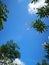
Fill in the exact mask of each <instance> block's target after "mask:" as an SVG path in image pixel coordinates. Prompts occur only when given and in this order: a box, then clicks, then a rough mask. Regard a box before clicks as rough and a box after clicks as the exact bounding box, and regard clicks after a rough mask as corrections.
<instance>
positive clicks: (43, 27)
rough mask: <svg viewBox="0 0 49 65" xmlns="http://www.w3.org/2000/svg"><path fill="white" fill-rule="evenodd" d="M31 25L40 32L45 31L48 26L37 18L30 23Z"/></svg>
mask: <svg viewBox="0 0 49 65" xmlns="http://www.w3.org/2000/svg"><path fill="white" fill-rule="evenodd" d="M31 27H33V28H35V29H36V30H37V31H38V32H41V33H42V32H43V31H47V29H48V27H49V26H46V24H45V23H44V22H42V21H41V20H40V19H37V20H36V21H35V22H32V23H31Z"/></svg>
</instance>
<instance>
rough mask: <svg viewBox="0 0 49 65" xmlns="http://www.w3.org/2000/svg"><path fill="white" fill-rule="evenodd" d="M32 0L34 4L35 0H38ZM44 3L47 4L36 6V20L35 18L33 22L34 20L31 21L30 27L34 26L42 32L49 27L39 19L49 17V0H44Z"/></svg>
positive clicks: (36, 0)
mask: <svg viewBox="0 0 49 65" xmlns="http://www.w3.org/2000/svg"><path fill="white" fill-rule="evenodd" d="M33 2H34V3H35V4H36V2H38V0H32V2H31V3H33ZM45 3H46V4H47V5H45V6H43V7H40V8H37V13H36V14H37V16H39V17H38V20H36V22H35V23H34V22H33V23H32V27H33V28H36V30H37V31H39V29H40V32H44V30H46V31H47V29H48V27H49V25H48V27H47V25H46V24H45V23H44V22H43V21H42V20H41V19H42V18H47V19H48V18H49V0H45ZM39 23H40V24H39ZM41 23H42V25H41ZM43 23H44V24H43ZM36 25H38V26H36ZM39 26H40V28H39ZM42 27H43V28H42ZM45 28H46V29H45Z"/></svg>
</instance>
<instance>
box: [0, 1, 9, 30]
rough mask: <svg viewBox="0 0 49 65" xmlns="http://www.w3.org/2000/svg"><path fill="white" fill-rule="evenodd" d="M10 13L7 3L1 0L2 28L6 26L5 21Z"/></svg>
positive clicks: (0, 17) (0, 19) (0, 22)
mask: <svg viewBox="0 0 49 65" xmlns="http://www.w3.org/2000/svg"><path fill="white" fill-rule="evenodd" d="M8 13H9V11H8V9H7V5H6V4H4V3H3V2H2V1H1V0H0V30H2V29H3V28H4V27H3V22H6V21H7V18H8Z"/></svg>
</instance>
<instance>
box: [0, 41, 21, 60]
mask: <svg viewBox="0 0 49 65" xmlns="http://www.w3.org/2000/svg"><path fill="white" fill-rule="evenodd" d="M19 49H20V48H19V46H18V45H17V44H16V43H14V42H13V40H10V41H7V43H6V44H3V45H2V46H0V59H4V58H6V57H7V58H9V59H14V58H20V52H19Z"/></svg>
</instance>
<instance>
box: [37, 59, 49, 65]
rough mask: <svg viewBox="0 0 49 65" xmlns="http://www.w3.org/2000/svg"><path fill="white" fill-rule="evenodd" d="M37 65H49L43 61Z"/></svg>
mask: <svg viewBox="0 0 49 65" xmlns="http://www.w3.org/2000/svg"><path fill="white" fill-rule="evenodd" d="M37 65H49V63H47V62H46V60H42V63H39V62H38V63H37Z"/></svg>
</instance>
